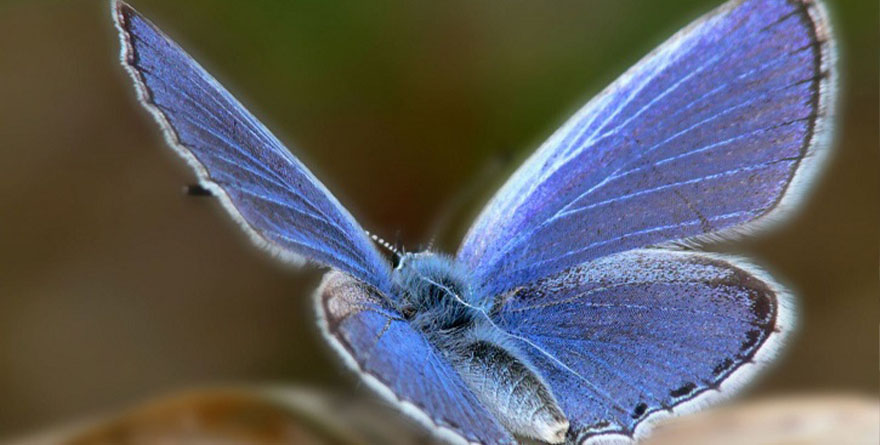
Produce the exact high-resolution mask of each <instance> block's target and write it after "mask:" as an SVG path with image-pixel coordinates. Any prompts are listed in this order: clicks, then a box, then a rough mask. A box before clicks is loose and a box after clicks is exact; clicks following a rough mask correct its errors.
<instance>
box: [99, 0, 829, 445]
mask: <svg viewBox="0 0 880 445" xmlns="http://www.w3.org/2000/svg"><path fill="white" fill-rule="evenodd" d="M113 14H114V19H115V21H116V25H117V27H118V29H119V32H120V37H121V40H122V46H123V47H122V62H123V65H124V66H125V68H126V69H127V70H128V72H129V73H130V74H131V76H132V78H133V80H134V83H135V85H136V88H137V91H138V94H139V98H140V100H141V102H142V103H143V105H144V106H145V107H146V108H147V109H148V110H149V111H150V112H151V113H152V114H153V116H154V117H155V118H156V120H157V121H158V122H159V124H160V126H161V127H162V129H163V131H164V132H165V136H166V139H167V140H168V142H169V144H170V145H171V146H172V147H173V148H175V149H176V150H177V151H178V152H179V153H180V154H181V155H182V156H183V157H184V158H185V159H186V160H187V161H188V162H189V163H190V164H191V165H192V166H193V168H194V169H195V171H196V173H197V175H198V178H199V181H200V183H201V185H202V186H204V187H206V188H207V189H209V190H211V191H212V192H213V193H214V194H215V195H216V196H217V197H218V198H219V200H220V201H221V202H222V204H223V205H224V207H225V208H226V209H227V210H228V211H229V212H230V213H231V214H232V216H233V217H234V218H235V219H236V220H237V221H238V222H239V223H241V225H242V226H243V227H244V228H245V229H246V231H247V232H248V233H249V234H250V235H251V237H252V238H253V239H254V240H255V241H256V242H257V243H258V244H259V245H260V246H262V247H265V248H267V249H269V250H270V251H271V252H273V253H275V254H277V255H278V256H279V257H281V258H282V259H284V260H293V261H301V259H303V258H304V259H309V260H312V261H313V262H315V263H317V264H320V265H323V266H326V267H329V268H331V269H332V270H331V271H330V272H328V273H327V275H326V276H325V278H324V282H323V283H322V285H321V287H320V288H319V290H318V292H317V294H316V303H317V312H318V318H319V324H320V326H321V329H322V331H323V333H324V334H325V337H326V338H327V340H328V341H329V342H330V344H331V345H332V346H333V347H334V348H335V349H336V350H337V351H338V352H339V353H340V354H341V356H342V358H343V359H344V360H345V362H346V363H347V364H348V365H350V366H351V367H352V368H354V369H355V370H357V371H358V372H359V374H360V375H361V377H363V378H364V379H365V381H366V382H367V383H369V384H370V386H371V387H373V388H374V389H376V390H377V391H378V392H379V393H380V394H382V395H383V396H385V397H386V398H388V399H389V400H392V401H394V402H395V403H398V404H399V406H400V407H401V409H402V411H404V412H405V413H407V414H409V415H411V416H413V417H414V418H415V419H417V420H419V421H420V422H422V423H423V424H424V425H425V426H426V427H428V428H430V429H431V430H432V431H435V432H436V433H437V434H438V436H439V437H442V438H445V439H447V440H448V441H450V442H455V443H463V442H469V443H486V444H494V443H515V442H516V440H517V439H518V438H535V439H539V440H544V441H547V442H552V443H559V442H563V441H566V442H572V443H584V442H596V441H603V440H606V439H612V440H613V439H619V440H629V439H632V438H637V437H640V436H642V435H644V434H645V433H646V432H647V431H648V429H649V426H650V425H651V424H652V423H654V422H655V421H656V420H658V419H660V418H662V417H663V416H666V415H671V414H675V413H682V412H688V411H692V410H694V409H696V408H699V407H701V406H704V405H706V404H709V403H711V402H713V401H715V400H717V399H720V398H723V397H727V396H729V395H731V394H732V393H734V392H735V390H736V389H737V388H738V387H739V386H741V385H742V384H744V383H746V382H747V381H748V380H749V378H750V377H751V376H752V375H753V374H754V372H755V371H757V370H758V369H759V368H760V366H761V365H762V364H764V363H766V362H767V361H768V360H769V359H770V358H772V357H773V355H774V354H775V352H776V351H777V349H778V348H779V346H780V344H781V341H782V339H783V338H784V337H785V335H786V334H787V333H788V332H790V331H791V329H792V325H793V322H794V315H793V308H792V307H791V301H790V298H789V296H788V294H787V293H786V291H785V290H784V289H783V288H782V287H781V286H779V285H777V284H775V283H774V281H773V280H772V279H771V278H770V277H769V276H767V275H766V274H764V273H763V272H761V271H760V269H758V268H757V267H755V266H753V265H751V264H749V263H748V262H746V261H744V260H742V259H738V258H732V257H728V256H721V255H717V254H708V253H703V252H699V251H698V250H697V249H698V248H699V246H700V245H702V244H703V243H705V242H709V241H712V240H715V239H725V238H730V237H732V236H736V235H743V234H746V233H748V232H750V231H752V230H755V229H759V228H762V227H765V226H767V223H768V222H772V221H775V220H778V219H779V217H781V216H784V215H785V214H786V212H787V211H789V210H791V209H792V208H794V206H795V205H796V204H797V202H798V198H799V197H800V196H801V195H802V194H803V192H804V190H805V189H806V187H807V186H808V185H809V183H810V180H811V178H812V177H813V176H814V173H815V172H816V171H817V167H819V166H820V164H821V159H822V157H823V155H824V153H825V152H826V151H827V144H828V140H829V138H830V130H829V128H828V127H829V122H830V120H829V116H831V115H832V114H833V109H832V108H833V100H834V92H833V85H834V78H835V73H834V60H833V58H834V49H833V41H832V40H831V34H830V29H829V25H828V23H827V20H826V18H825V13H824V10H823V8H822V6H821V5H820V4H817V3H816V2H811V1H806V0H799V1H795V0H764V1H757V0H749V1H734V2H730V3H727V4H725V5H723V6H721V7H720V8H718V9H717V10H715V11H714V12H712V13H710V14H708V15H706V16H704V17H703V18H701V19H699V20H697V21H696V22H695V23H693V24H692V25H690V26H688V27H687V28H685V29H684V30H682V31H681V32H679V33H678V34H676V35H675V36H673V37H672V38H671V39H670V40H669V41H667V42H666V43H664V44H663V45H661V46H660V47H659V48H658V49H657V50H655V51H654V52H652V53H651V54H649V55H648V56H646V57H645V58H644V59H643V60H642V61H641V62H639V63H638V64H636V65H635V66H634V67H633V68H632V69H630V70H629V71H627V72H626V73H625V74H624V75H623V76H622V77H621V78H620V79H618V80H617V81H616V82H615V83H613V84H612V85H611V86H610V87H608V88H607V89H606V90H605V91H604V92H602V93H601V94H599V95H598V96H597V97H596V98H595V99H594V100H592V101H591V102H590V103H588V104H587V105H586V106H584V108H582V109H581V110H580V111H579V112H578V113H576V114H575V116H574V117H572V118H571V119H570V120H569V121H568V122H567V123H566V124H565V125H563V127H562V128H560V129H559V130H558V131H557V132H556V133H555V134H554V135H553V136H552V137H551V138H550V139H549V140H548V141H547V142H546V143H545V144H543V145H542V146H541V147H540V148H539V149H538V150H537V151H536V152H535V154H534V155H533V156H532V157H531V158H530V159H529V160H528V161H527V162H526V163H525V164H524V165H523V166H522V167H521V168H520V169H519V170H518V171H517V172H516V173H515V174H514V175H513V176H512V177H511V179H510V180H509V181H508V183H507V184H506V185H505V186H504V187H503V188H502V189H501V190H500V191H499V192H498V194H497V195H496V196H495V198H493V199H492V201H491V202H490V203H489V204H488V206H487V207H486V208H485V210H484V211H483V213H482V214H481V216H480V217H479V218H478V219H477V221H476V222H475V223H474V225H473V227H472V228H471V230H470V231H469V233H468V235H467V236H466V237H465V240H464V242H463V243H462V246H461V248H460V250H459V252H458V254H457V255H456V256H455V257H449V256H445V255H442V254H438V253H433V252H423V253H418V254H405V255H403V256H402V258H400V261H399V263H398V266H397V267H395V268H394V269H392V268H391V266H390V262H389V261H388V260H387V259H386V258H384V257H383V255H382V254H381V253H379V251H378V250H377V249H376V248H375V247H374V246H373V245H372V244H371V242H370V240H369V237H367V236H366V235H365V232H364V231H363V229H361V227H360V226H359V225H358V224H357V222H356V221H355V220H354V218H352V217H351V215H350V214H349V213H348V212H347V211H346V210H345V209H344V208H343V207H342V206H341V205H340V203H339V202H338V201H337V200H336V199H335V198H333V196H332V195H331V194H330V193H329V191H328V190H327V189H326V188H325V187H324V186H323V185H322V184H321V183H320V182H319V181H318V179H317V178H315V177H314V176H313V175H312V174H311V173H310V172H309V171H308V170H307V169H306V167H305V166H304V165H303V164H302V163H301V162H299V161H298V160H297V159H296V158H295V157H293V156H292V155H291V154H290V152H289V151H288V150H287V149H286V148H284V146H283V145H282V144H281V143H280V142H279V141H278V140H277V139H276V138H275V137H274V136H272V134H271V133H270V132H269V131H268V130H267V129H266V128H265V127H264V126H263V125H262V124H260V123H259V121H257V120H256V118H254V117H253V116H252V115H251V114H250V113H249V112H248V111H247V110H245V109H244V108H243V107H242V106H241V104H240V103H239V102H238V101H236V100H235V99H234V98H233V97H232V96H231V95H230V94H229V92H227V91H226V90H225V89H224V88H223V87H222V86H220V85H219V84H218V83H217V82H216V81H215V80H214V79H213V78H212V77H211V76H210V75H209V74H208V73H207V72H205V70H204V69H202V68H201V67H200V66H199V65H198V64H197V63H196V62H195V61H194V60H193V59H192V58H190V57H189V56H188V55H187V54H186V53H185V52H184V51H183V50H181V49H180V47H178V46H177V45H176V44H175V43H174V42H172V41H171V40H170V39H168V37H166V36H165V35H164V34H162V33H161V32H160V31H159V30H158V29H157V28H156V27H155V26H154V25H152V24H151V23H149V22H148V21H147V20H146V19H144V18H143V17H142V16H140V15H139V14H138V13H137V12H135V11H134V10H133V9H132V8H131V7H129V6H128V5H126V4H124V3H122V2H114V3H113Z"/></svg>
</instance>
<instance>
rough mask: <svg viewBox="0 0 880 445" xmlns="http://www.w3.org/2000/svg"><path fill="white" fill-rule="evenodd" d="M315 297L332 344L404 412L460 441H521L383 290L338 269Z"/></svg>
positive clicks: (324, 330) (496, 442)
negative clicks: (391, 303)
mask: <svg viewBox="0 0 880 445" xmlns="http://www.w3.org/2000/svg"><path fill="white" fill-rule="evenodd" d="M315 299H316V300H317V301H316V304H317V306H318V315H319V319H320V326H321V330H322V331H323V333H324V336H325V337H326V338H327V340H328V341H329V342H330V344H331V345H333V346H334V347H335V349H336V350H337V352H339V353H340V354H341V355H342V357H343V358H344V359H345V360H346V363H348V364H349V365H350V366H351V367H352V368H354V369H355V370H357V371H359V372H360V373H361V375H362V377H363V378H364V379H365V380H366V382H367V383H369V384H370V386H371V387H373V389H375V390H377V391H378V392H379V393H380V394H382V395H383V396H384V397H386V398H387V399H389V400H390V401H392V402H394V403H397V404H399V405H400V407H401V408H402V409H403V411H404V412H405V413H407V414H409V415H410V416H412V417H414V418H415V419H416V420H419V421H420V422H422V423H423V424H425V425H426V426H428V427H429V428H431V429H432V430H434V431H435V432H437V433H439V434H440V435H442V436H443V437H444V438H445V439H448V440H450V441H453V442H456V443H463V442H469V443H483V444H510V445H512V444H514V443H515V442H514V440H513V438H512V437H511V436H510V434H509V433H508V432H507V431H505V430H504V429H503V428H502V427H501V426H500V425H499V424H498V422H497V421H496V420H495V418H494V417H492V415H491V414H490V413H489V411H487V410H486V408H484V407H483V405H481V404H480V402H479V400H477V397H476V396H475V395H474V393H473V392H471V390H470V389H469V388H468V387H467V385H466V384H465V383H464V381H463V380H462V379H461V377H459V375H458V373H456V371H455V369H454V368H453V367H452V366H451V365H450V364H449V362H448V361H447V360H446V359H445V358H444V357H443V356H442V355H440V353H439V352H438V351H437V350H436V349H434V347H433V346H431V345H430V344H429V343H428V342H427V340H425V337H424V336H423V335H422V334H421V333H419V332H416V331H415V330H413V328H412V326H410V324H409V322H407V321H406V320H405V319H404V318H402V317H401V315H400V314H398V313H397V312H395V311H394V310H393V309H390V308H388V307H387V306H386V305H385V304H384V302H383V301H382V298H381V296H379V295H377V294H376V293H375V292H373V291H371V290H370V289H368V288H366V287H365V286H363V285H362V284H360V283H358V282H357V281H355V280H352V279H351V278H350V277H348V276H346V275H345V274H342V273H339V272H336V271H331V272H329V273H327V275H326V276H325V277H324V282H323V283H322V284H321V287H320V288H319V289H318V292H317V293H316V295H315Z"/></svg>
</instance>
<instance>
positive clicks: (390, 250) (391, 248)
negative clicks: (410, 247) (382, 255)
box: [364, 230, 403, 258]
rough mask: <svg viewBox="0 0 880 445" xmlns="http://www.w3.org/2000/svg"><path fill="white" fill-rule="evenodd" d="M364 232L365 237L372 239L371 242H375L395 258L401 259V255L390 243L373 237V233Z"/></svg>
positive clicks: (376, 236) (375, 236)
mask: <svg viewBox="0 0 880 445" xmlns="http://www.w3.org/2000/svg"><path fill="white" fill-rule="evenodd" d="M364 232H366V233H367V236H369V237H370V239H372V240H373V241H375V242H376V244H378V245H380V246H382V247H384V248H385V249H387V250H388V251H389V252H391V253H393V254H394V255H395V256H396V257H397V258H401V257H403V255H402V254H401V253H400V251H399V250H397V248H396V247H394V246H392V245H391V243H389V242H388V241H385V240H384V239H382V238H380V237H379V236H378V235H375V234H373V233H370V231H369V230H364Z"/></svg>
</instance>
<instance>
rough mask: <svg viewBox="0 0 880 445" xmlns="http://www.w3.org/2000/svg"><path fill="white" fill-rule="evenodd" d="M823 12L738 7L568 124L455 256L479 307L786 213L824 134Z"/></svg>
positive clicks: (770, 4)
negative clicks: (587, 269) (610, 260)
mask: <svg viewBox="0 0 880 445" xmlns="http://www.w3.org/2000/svg"><path fill="white" fill-rule="evenodd" d="M829 38H830V35H829V29H828V24H827V21H826V20H825V15H824V12H823V10H822V8H821V5H818V4H816V3H814V2H811V1H807V0H801V1H794V0H792V1H788V0H760V1H758V0H749V1H734V2H730V3H728V4H725V5H724V6H722V7H721V8H719V9H718V10H716V11H714V12H712V13H710V14H708V15H707V16H705V17H703V18H701V19H700V20H698V21H696V22H695V23H694V24H692V25H691V26H689V27H688V28H685V29H684V30H682V31H681V32H679V33H678V34H676V35H675V36H674V37H672V38H671V39H670V40H669V41H667V42H666V43H664V44H663V45H661V46H660V47H659V48H658V49H656V50H655V51H654V52H652V53H651V54H649V55H648V56H647V57H645V58H644V59H643V60H642V61H641V62H639V63H638V64H637V65H636V66H634V67H633V68H632V69H630V70H629V71H628V72H627V73H626V74H624V75H623V76H622V77H621V78H620V79H618V80H617V81H616V82H615V83H614V84H612V85H611V86H610V87H609V88H607V89H606V90H605V91H604V92H603V93H601V94H600V95H599V96H597V97H596V98H595V99H593V100H592V101H591V102H590V103H588V104H587V105H586V106H585V107H584V108H583V109H581V110H580V111H579V112H578V113H576V114H575V115H574V116H573V117H572V118H571V119H570V120H569V121H568V122H567V123H566V124H565V125H564V126H563V127H562V128H561V129H559V130H558V131H557V132H556V133H555V134H554V135H553V136H552V137H551V138H550V139H549V140H548V141H547V142H546V143H544V145H542V146H541V148H539V149H538V151H537V152H536V153H535V154H534V155H533V156H532V157H531V158H530V159H529V160H528V161H527V162H526V163H525V164H524V165H523V166H522V167H520V169H519V170H518V171H517V172H516V173H515V174H514V175H513V176H512V177H511V179H510V180H509V181H508V182H507V184H505V186H504V187H503V188H502V189H501V190H500V191H499V192H498V194H497V195H496V196H495V197H494V198H493V199H492V201H491V202H490V203H489V204H488V206H487V207H486V209H485V210H484V211H483V213H482V214H481V216H480V217H479V218H478V219H477V221H476V223H475V224H474V225H473V227H472V228H471V230H470V231H469V233H468V235H467V236H466V237H465V240H464V242H463V244H462V246H461V248H460V250H459V253H458V258H459V260H461V261H462V262H464V263H466V264H468V265H470V266H471V268H472V269H473V270H474V275H475V278H476V281H477V282H478V283H479V284H480V285H481V286H482V288H483V290H482V292H483V293H484V294H485V295H495V294H498V293H500V292H503V291H505V290H508V289H512V288H514V287H516V286H518V285H522V284H525V283H529V282H531V281H533V280H534V279H536V278H541V277H544V276H548V275H549V274H552V273H555V272H559V271H561V270H564V269H567V268H569V267H571V266H574V265H576V264H580V263H583V262H585V261H588V260H591V259H594V258H598V257H600V256H602V255H608V254H611V253H614V252H620V251H623V250H627V249H632V248H639V247H646V246H651V245H656V244H659V243H664V242H671V241H679V242H685V243H693V242H700V241H702V240H704V239H707V237H712V236H713V235H714V236H728V235H732V234H735V233H741V232H742V231H744V230H747V229H748V228H749V227H752V226H753V225H754V224H755V223H756V222H758V221H766V220H767V218H768V217H769V216H771V215H774V214H779V213H780V212H781V211H782V210H783V209H784V208H788V207H791V205H792V204H793V203H794V198H796V197H797V195H798V192H799V191H801V192H802V191H803V190H802V189H803V188H804V185H805V183H806V182H808V178H809V177H810V176H811V175H810V174H811V173H812V171H813V170H815V169H811V168H810V167H811V166H816V164H817V163H818V161H817V160H816V159H815V158H817V156H818V155H819V154H821V153H820V152H821V151H822V149H823V148H824V147H825V145H827V144H826V142H827V141H826V139H827V138H828V135H829V132H828V131H827V129H826V128H825V127H826V126H828V123H827V120H826V115H828V114H829V113H830V107H831V103H830V101H831V97H832V96H833V94H832V93H831V92H830V91H829V89H830V88H831V86H832V85H833V83H832V80H833V79H832V77H833V72H832V71H831V68H832V62H833V61H832V60H831V58H832V57H833V48H832V47H831V43H832V42H831V41H830V40H829Z"/></svg>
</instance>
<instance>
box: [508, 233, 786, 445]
mask: <svg viewBox="0 0 880 445" xmlns="http://www.w3.org/2000/svg"><path fill="white" fill-rule="evenodd" d="M786 298H787V294H786V293H785V291H784V290H783V289H782V288H781V287H780V286H778V285H776V284H773V283H772V282H771V281H769V279H767V278H766V277H764V276H763V274H762V273H761V272H760V271H759V270H758V269H757V268H755V267H754V266H751V265H748V264H746V263H743V262H742V261H740V260H734V259H731V258H725V257H721V256H717V255H711V254H706V253H696V252H685V251H670V250H661V249H643V250H633V251H628V252H623V253H618V254H614V255H611V256H608V257H604V258H601V259H599V260H595V261H592V262H589V263H585V264H582V265H579V266H577V267H574V268H572V269H569V270H567V271H565V272H562V273H560V274H557V275H554V276H552V277H549V278H545V279H543V280H540V281H538V282H536V283H533V284H530V285H528V286H525V287H521V288H518V289H517V290H515V291H512V292H511V293H510V294H509V295H507V296H505V298H504V299H503V301H501V302H500V303H499V307H498V308H496V310H495V312H494V314H493V318H494V320H495V322H496V323H497V324H498V326H499V327H500V328H501V329H503V330H505V331H507V332H508V333H509V334H511V335H512V336H513V337H514V338H519V339H520V340H521V343H522V350H523V351H524V352H525V354H526V355H527V357H528V359H529V360H530V362H531V363H532V365H533V366H534V367H535V368H536V369H537V371H538V373H539V374H540V375H541V376H542V377H543V378H544V380H545V381H546V382H547V383H548V384H549V385H550V387H551V390H552V392H553V394H554V395H555V396H556V398H557V400H558V401H559V403H560V406H561V407H562V409H563V411H564V412H565V414H566V415H567V416H568V419H569V422H570V423H571V429H570V430H569V438H570V439H575V438H576V439H577V441H578V442H581V441H583V440H586V439H589V438H595V437H605V436H608V435H624V436H629V437H638V436H641V435H643V434H644V431H643V430H644V428H643V427H642V425H643V424H650V421H651V420H654V419H655V417H657V416H658V415H662V414H664V413H666V414H668V413H671V412H675V413H681V412H687V411H691V410H693V409H696V408H698V407H700V406H703V405H705V404H707V403H710V402H711V401H713V400H715V399H717V398H719V397H724V396H728V395H730V394H731V393H732V392H733V391H735V390H736V389H737V388H738V387H739V386H740V385H742V384H743V383H745V382H746V381H747V380H748V379H749V378H750V377H751V375H752V374H753V373H754V372H755V371H756V370H757V369H758V368H759V367H760V365H761V364H763V363H764V362H766V361H767V360H769V359H770V358H772V356H773V354H774V353H775V351H776V350H777V348H778V347H779V345H780V341H781V338H782V337H783V336H784V335H785V334H787V333H788V332H789V331H790V330H791V328H792V326H791V323H792V320H793V314H792V313H791V311H792V309H791V308H790V307H789V302H788V300H787V299H786ZM646 421H647V422H646Z"/></svg>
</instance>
